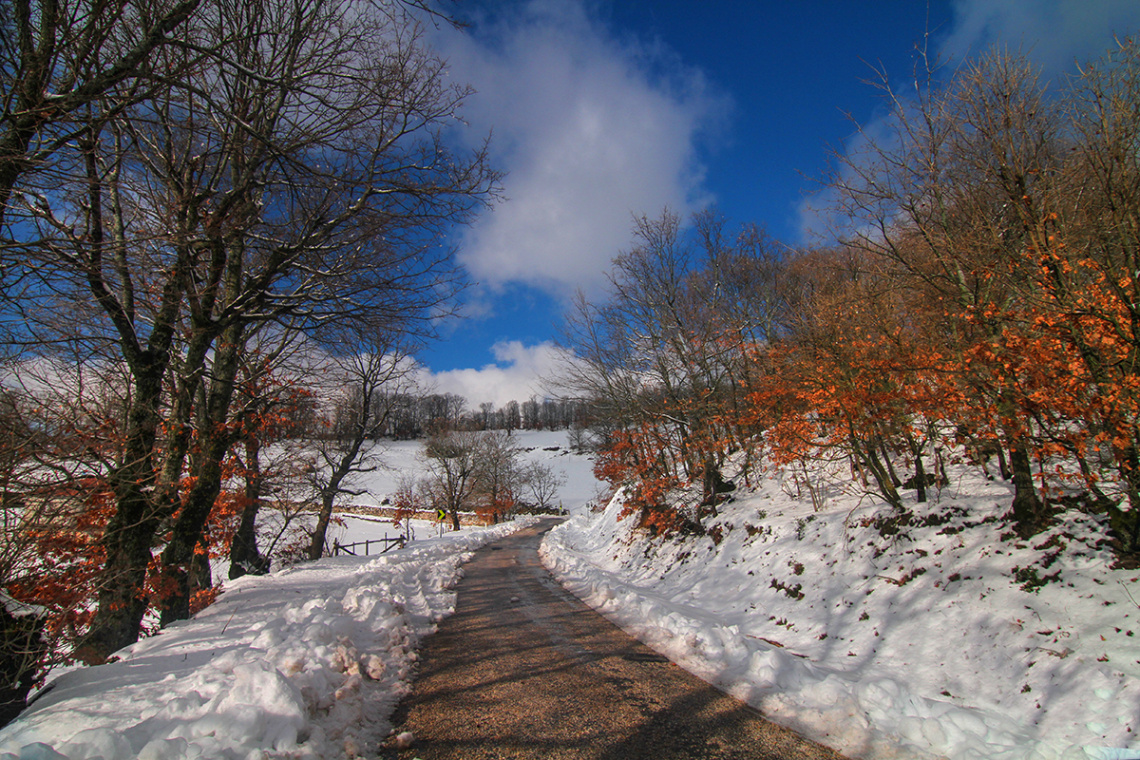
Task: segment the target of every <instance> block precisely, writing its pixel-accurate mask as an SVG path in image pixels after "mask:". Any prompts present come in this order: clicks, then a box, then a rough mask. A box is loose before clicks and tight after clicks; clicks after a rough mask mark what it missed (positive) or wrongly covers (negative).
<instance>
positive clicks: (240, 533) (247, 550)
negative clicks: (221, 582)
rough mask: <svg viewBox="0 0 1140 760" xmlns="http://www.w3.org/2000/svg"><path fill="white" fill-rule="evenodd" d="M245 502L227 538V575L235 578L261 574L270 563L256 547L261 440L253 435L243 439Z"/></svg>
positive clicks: (266, 570) (232, 578) (259, 506)
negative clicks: (234, 528) (230, 535)
mask: <svg viewBox="0 0 1140 760" xmlns="http://www.w3.org/2000/svg"><path fill="white" fill-rule="evenodd" d="M245 468H246V476H245V506H244V507H243V508H242V510H241V522H240V523H238V528H237V531H236V532H235V533H234V537H233V539H232V540H231V542H230V571H229V578H230V580H231V581H232V580H234V579H236V578H240V577H242V576H243V575H246V574H247V573H248V574H253V575H262V574H264V573H266V572H268V570H269V563H268V561H267V559H266V558H264V557H262V556H261V552H260V551H258V549H257V513H258V512H259V511H260V509H261V487H262V483H261V441H259V440H258V439H257V437H256V436H253V437H249V438H247V439H246V442H245Z"/></svg>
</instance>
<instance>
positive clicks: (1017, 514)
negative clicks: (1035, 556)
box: [1009, 441, 1049, 538]
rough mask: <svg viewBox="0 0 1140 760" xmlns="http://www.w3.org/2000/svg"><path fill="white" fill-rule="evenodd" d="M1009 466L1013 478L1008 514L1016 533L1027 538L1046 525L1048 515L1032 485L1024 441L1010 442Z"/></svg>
mask: <svg viewBox="0 0 1140 760" xmlns="http://www.w3.org/2000/svg"><path fill="white" fill-rule="evenodd" d="M1009 467H1010V473H1011V476H1012V479H1013V505H1012V506H1011V508H1010V512H1009V514H1010V516H1011V517H1012V518H1013V523H1014V530H1016V531H1017V534H1018V535H1019V536H1021V537H1022V538H1029V537H1030V536H1032V535H1035V534H1037V533H1040V532H1041V531H1042V530H1043V529H1044V528H1045V527H1047V526H1048V524H1049V515H1048V510H1047V509H1046V508H1045V505H1044V504H1042V502H1041V499H1040V498H1038V496H1037V488H1036V487H1035V486H1034V485H1033V470H1032V468H1031V465H1030V461H1029V451H1028V449H1026V447H1025V444H1024V442H1022V441H1014V442H1013V443H1011V444H1010V448H1009Z"/></svg>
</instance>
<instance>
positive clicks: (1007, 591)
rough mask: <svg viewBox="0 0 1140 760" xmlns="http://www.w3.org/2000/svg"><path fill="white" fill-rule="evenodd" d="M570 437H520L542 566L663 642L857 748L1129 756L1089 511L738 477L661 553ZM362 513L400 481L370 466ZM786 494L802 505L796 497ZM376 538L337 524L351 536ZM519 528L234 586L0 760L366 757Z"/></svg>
mask: <svg viewBox="0 0 1140 760" xmlns="http://www.w3.org/2000/svg"><path fill="white" fill-rule="evenodd" d="M562 436H563V434H553V433H523V434H518V438H519V444H520V445H521V446H523V447H524V448H526V449H528V456H529V457H531V458H533V459H536V460H541V461H547V462H550V463H552V464H554V465H555V466H557V467H558V468H559V472H560V473H562V474H564V475H565V476H566V479H567V482H566V484H565V486H564V487H563V495H564V497H565V498H564V499H563V503H564V505H565V506H566V507H567V508H568V509H569V510H570V512H571V517H570V519H569V520H568V521H567V522H566V523H565V524H563V525H562V526H559V527H558V528H556V529H555V530H554V531H552V533H551V534H550V535H549V536H548V538H547V540H546V541H545V543H544V547H543V557H544V561H545V562H546V563H547V565H548V567H550V568H551V570H552V571H553V572H554V574H555V575H556V577H558V578H559V579H560V580H561V581H562V582H563V583H564V584H565V585H566V586H567V587H568V588H569V589H571V590H572V591H573V592H575V593H576V594H578V595H579V596H581V597H582V598H583V599H585V600H586V601H587V602H589V603H590V604H591V605H593V606H594V607H596V608H597V609H599V610H600V611H602V612H603V613H604V614H606V615H607V616H609V617H610V618H611V619H612V620H614V621H615V622H617V623H618V624H620V625H621V626H623V627H624V628H626V629H627V630H629V631H631V632H632V633H634V634H636V635H637V636H638V637H639V638H641V639H642V640H644V641H645V642H647V643H648V644H649V645H651V646H652V647H654V648H655V649H657V650H658V651H660V652H662V653H664V654H666V655H667V656H669V657H670V658H671V659H673V660H674V661H676V662H678V663H679V664H681V665H682V666H683V667H685V668H687V669H689V670H691V671H693V672H694V673H696V674H698V675H700V676H701V677H703V678H705V679H706V680H709V681H711V682H713V683H715V684H717V685H719V686H721V687H722V688H725V689H726V690H728V691H729V692H731V693H733V694H735V695H737V696H739V697H740V698H742V699H745V700H746V701H748V702H750V703H751V704H753V705H755V706H756V707H758V708H759V709H760V710H762V711H763V712H764V713H765V714H766V715H768V716H769V717H771V718H773V719H774V720H776V721H778V722H781V723H784V724H787V725H789V726H792V727H794V728H796V729H797V730H799V731H801V732H803V733H804V734H806V735H807V736H809V737H811V738H813V739H816V740H819V741H822V742H824V743H826V744H828V745H830V746H833V747H836V748H837V749H840V750H841V751H843V752H844V753H846V754H848V755H849V756H850V757H852V758H867V759H868V760H872V759H882V760H885V759H887V758H892V759H893V758H938V757H945V758H950V759H951V760H974V759H978V760H980V759H981V758H1000V759H1002V760H1124V759H1127V758H1138V757H1140V740H1138V739H1137V738H1136V732H1137V731H1138V730H1140V606H1138V605H1137V601H1138V600H1140V570H1129V569H1124V568H1119V567H1115V564H1116V559H1115V557H1114V555H1113V553H1112V552H1111V551H1110V548H1109V547H1108V545H1107V544H1106V542H1105V536H1106V529H1105V526H1104V525H1103V524H1102V523H1101V521H1100V520H1099V519H1098V518H1096V517H1094V516H1090V515H1088V514H1085V513H1082V512H1076V511H1073V512H1068V513H1065V514H1063V515H1061V516H1060V517H1059V519H1058V520H1057V523H1056V525H1055V526H1054V527H1052V528H1050V529H1049V530H1047V531H1045V532H1044V533H1041V534H1039V535H1037V536H1034V537H1033V538H1032V539H1031V540H1028V541H1021V540H1018V539H1017V538H1016V537H1014V536H1011V535H1010V532H1009V529H1008V525H1007V523H1006V521H1005V520H1004V518H1003V515H1004V513H1005V511H1006V510H1007V509H1008V504H1009V499H1010V487H1009V486H1008V485H1007V484H1005V483H1002V482H1000V481H991V480H987V479H986V478H985V477H984V476H983V475H982V474H981V473H980V471H977V470H975V469H966V468H963V469H960V470H958V471H956V472H954V473H953V474H954V479H953V482H951V483H949V484H947V485H946V486H945V487H944V488H942V489H941V490H937V489H932V490H931V493H930V501H929V502H928V503H926V504H917V503H914V502H913V500H912V497H908V501H907V507H908V510H909V515H910V517H908V518H906V519H903V520H898V519H894V520H892V519H890V518H891V515H892V512H891V511H890V509H889V508H888V507H886V506H884V505H882V504H881V503H878V502H875V501H874V500H872V499H871V498H869V497H866V496H859V495H858V494H854V493H849V492H845V491H844V489H843V488H841V487H840V485H838V483H839V482H840V481H836V482H828V481H827V480H826V479H825V478H823V477H822V476H821V477H820V478H819V479H817V481H816V482H815V484H814V487H815V488H816V493H817V499H816V504H818V506H819V509H818V510H817V509H816V508H815V507H814V506H813V502H812V500H811V499H810V498H808V496H807V495H806V494H805V493H804V492H803V490H802V481H799V485H797V481H796V480H794V479H792V478H784V477H783V476H781V475H780V473H779V472H778V471H772V472H770V473H769V474H768V475H767V476H766V477H765V478H764V479H762V480H758V481H754V489H752V490H749V489H747V488H745V487H743V486H742V487H740V488H739V489H738V490H737V491H736V492H735V493H734V494H733V495H732V497H731V499H730V500H729V501H726V502H725V503H723V504H721V505H720V507H719V515H718V516H717V517H716V518H714V519H712V520H711V521H709V522H708V523H707V524H706V525H707V527H706V531H705V534H704V535H677V536H674V537H672V538H660V537H657V538H655V537H653V536H651V535H650V534H649V533H648V532H647V531H644V530H641V529H638V528H637V519H636V517H635V516H633V515H630V516H627V517H625V518H622V517H621V514H622V512H623V500H622V495H621V494H620V493H619V494H618V495H617V497H616V498H614V499H612V500H608V501H607V500H605V499H600V500H599V499H591V495H592V494H596V493H598V491H599V487H600V485H599V484H598V483H597V482H596V481H595V480H594V479H593V477H592V475H591V474H590V467H591V462H590V459H589V458H588V457H586V456H583V455H581V454H573V453H571V452H570V451H569V450H568V449H567V448H566V445H565V441H564V439H563V438H562ZM387 459H388V463H389V466H390V469H388V470H380V471H377V473H376V474H375V475H374V476H373V478H372V480H371V481H370V482H369V483H368V486H369V494H368V496H366V497H361V501H362V502H368V501H373V500H374V501H375V502H377V503H378V501H379V500H381V499H382V498H383V496H384V495H385V493H386V491H385V489H386V488H390V487H392V486H393V484H394V483H395V482H396V481H395V479H396V475H397V474H399V473H402V472H407V471H408V470H409V468H413V467H415V466H417V465H416V462H417V459H416V456H415V450H414V445H412V444H401V445H399V446H396V447H394V448H393V450H392V451H391V452H389V454H388V455H387ZM797 491H798V492H797ZM390 529H391V526H390V525H385V524H383V523H375V522H372V521H368V520H365V519H362V518H359V517H352V516H345V518H344V521H343V525H341V526H340V527H338V535H339V536H340V538H341V540H342V542H349V541H352V540H362V539H364V538H374V537H378V536H380V535H384V534H385V533H386V532H390ZM512 529H513V526H502V527H495V528H491V529H476V530H474V531H467V530H465V531H464V532H462V533H458V534H455V533H450V532H443V535H442V537H440V533H441V531H440V529H439V528H438V526H435V525H433V524H428V523H418V524H416V525H415V529H414V531H413V533H414V540H413V541H412V542H410V543H409V544H408V546H407V547H406V548H404V549H402V550H399V551H392V552H389V553H387V554H385V555H383V556H381V557H372V558H366V557H361V558H352V557H340V558H326V559H323V560H320V561H319V562H316V563H306V564H302V565H297V566H295V567H293V568H290V569H283V570H280V571H277V572H274V573H272V574H271V575H269V576H266V577H262V578H252V577H247V578H242V579H239V580H238V581H235V582H230V583H227V584H226V586H225V590H224V592H223V593H222V594H221V596H220V597H219V599H218V601H217V602H216V603H215V604H214V605H213V606H211V607H209V608H207V609H206V610H204V611H203V612H201V613H199V615H197V616H196V617H195V618H194V619H193V620H191V621H187V622H185V623H181V624H178V625H175V626H172V627H170V628H169V629H167V630H166V631H164V632H163V633H161V634H160V635H158V636H155V637H152V638H149V639H145V640H143V641H141V642H139V643H138V644H136V645H135V646H133V647H131V648H129V649H127V650H124V651H123V652H121V653H120V654H119V657H118V661H117V662H114V663H112V664H109V665H104V666H99V667H95V668H83V669H77V670H73V671H71V672H68V673H64V674H62V675H61V676H59V677H58V678H57V679H56V681H55V684H54V685H53V686H52V687H51V688H50V689H49V690H47V691H46V692H45V693H44V695H43V696H42V697H41V698H40V699H39V700H37V701H36V702H35V703H34V704H33V706H32V707H31V708H30V709H29V710H28V711H27V712H26V713H25V715H24V716H22V717H21V718H20V719H19V720H17V721H16V722H15V723H13V724H12V725H10V726H9V727H8V728H6V729H5V730H3V731H2V732H0V758H3V759H4V760H14V758H22V759H26V758H49V759H50V760H61V758H66V759H67V760H84V759H87V760H93V758H96V757H102V758H104V760H117V759H118V758H122V759H123V760H126V759H127V758H134V757H145V758H150V759H151V760H164V759H167V758H169V759H171V760H173V759H174V758H190V757H203V758H206V757H209V758H227V759H228V758H235V759H236V758H247V757H261V758H320V759H322V760H323V759H325V758H339V757H345V756H349V757H351V756H356V755H359V756H365V757H367V756H369V753H370V752H372V751H373V750H374V749H375V747H376V746H377V744H378V743H379V742H381V741H383V740H384V739H385V737H386V733H387V731H388V730H389V728H390V723H389V722H388V721H389V718H390V715H391V712H392V710H394V709H395V706H396V704H397V702H398V700H399V699H400V697H401V696H403V695H404V694H405V693H406V691H407V689H408V684H409V679H410V678H411V677H412V675H413V673H414V662H415V659H416V655H415V647H416V646H417V644H418V642H419V641H420V640H421V638H422V636H424V635H428V634H429V633H430V631H431V630H433V629H434V626H435V624H436V622H437V621H438V620H440V619H441V618H442V617H443V616H445V615H447V614H449V612H450V611H451V610H452V609H453V605H454V595H453V592H452V591H451V589H452V588H453V584H454V583H455V582H456V581H457V580H458V579H459V578H460V577H461V574H462V569H461V566H460V565H461V562H462V561H463V560H464V559H465V558H466V557H467V556H469V552H470V551H472V550H473V549H475V548H477V547H478V546H481V545H484V544H485V543H486V542H488V541H492V540H494V539H495V538H496V537H497V536H499V535H503V533H504V531H509V530H512Z"/></svg>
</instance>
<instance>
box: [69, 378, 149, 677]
mask: <svg viewBox="0 0 1140 760" xmlns="http://www.w3.org/2000/svg"><path fill="white" fill-rule="evenodd" d="M164 368H165V364H164V363H162V362H151V363H149V364H148V365H147V366H145V367H139V369H138V370H137V371H136V381H135V394H134V399H133V403H132V405H131V409H130V412H129V413H128V423H127V437H126V444H125V446H124V453H123V461H122V464H120V465H119V466H118V467H117V468H116V469H115V470H114V471H113V472H112V473H111V474H110V476H109V480H110V483H111V488H112V491H113V492H114V496H115V501H116V509H115V513H114V515H113V516H112V517H111V519H110V520H109V521H108V523H107V526H106V528H105V529H104V531H103V536H102V538H101V539H100V542H101V543H102V546H103V551H104V552H105V554H106V560H105V562H104V565H103V569H102V571H101V572H100V578H99V593H98V606H97V607H96V609H95V614H94V615H93V616H92V619H91V626H90V628H89V629H88V631H87V634H86V635H85V636H84V638H83V640H82V641H81V642H80V644H79V646H77V647H76V652H75V655H76V657H78V658H79V659H81V660H83V661H84V662H87V663H88V664H98V663H101V662H104V661H105V660H106V659H107V657H109V656H110V655H111V654H112V653H113V652H115V651H117V650H119V649H122V648H123V647H125V646H129V645H131V644H133V643H135V642H136V641H138V637H139V630H140V627H141V625H142V618H143V614H144V613H145V612H146V607H147V600H146V596H145V594H144V590H143V587H144V583H145V582H146V573H147V567H148V566H149V564H150V560H151V547H152V545H153V543H154V537H155V533H156V532H157V530H158V526H159V522H160V514H159V510H158V509H157V508H156V505H155V504H154V503H152V501H151V498H150V494H151V493H152V490H151V488H150V485H151V484H152V483H153V481H154V470H153V467H152V461H153V451H154V442H155V433H156V431H157V429H158V419H159V415H158V408H159V399H160V397H161V391H162V375H163V370H164Z"/></svg>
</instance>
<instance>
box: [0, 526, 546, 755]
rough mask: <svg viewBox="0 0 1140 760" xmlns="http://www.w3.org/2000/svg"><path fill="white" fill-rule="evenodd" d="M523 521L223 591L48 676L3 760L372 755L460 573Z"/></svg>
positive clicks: (4, 743) (324, 563) (6, 744)
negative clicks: (195, 610)
mask: <svg viewBox="0 0 1140 760" xmlns="http://www.w3.org/2000/svg"><path fill="white" fill-rule="evenodd" d="M531 523H533V519H528V520H520V521H516V522H514V523H507V524H503V525H497V526H493V527H490V528H477V529H468V530H464V531H462V532H460V533H451V534H447V535H444V536H443V537H441V538H435V539H429V540H425V541H417V542H414V543H412V544H409V545H408V547H407V548H405V549H403V550H401V551H395V552H389V553H387V554H384V555H381V556H378V557H372V558H367V557H365V558H359V559H357V558H330V559H324V560H321V561H319V562H315V563H309V564H304V565H298V566H295V567H293V568H289V569H286V570H283V571H280V572H277V573H274V574H272V575H269V576H265V577H260V578H257V577H249V576H247V577H244V578H241V579H239V580H237V581H234V582H232V583H229V584H227V586H226V590H225V593H223V594H222V595H221V596H220V597H219V598H218V600H217V602H216V603H215V604H213V605H212V606H210V607H208V608H207V609H205V610H203V611H202V612H201V613H199V614H198V615H197V616H195V618H194V619H193V620H189V621H185V622H182V623H179V624H176V625H173V626H170V627H168V628H167V629H166V630H164V631H163V632H162V633H161V634H160V635H158V636H155V637H153V638H149V639H145V640H143V641H140V642H138V643H137V644H135V645H134V646H131V647H128V648H127V649H124V650H122V651H121V652H119V653H118V660H117V661H116V662H113V663H110V664H107V665H102V666H99V667H97V668H84V669H80V670H74V671H71V672H69V673H65V674H63V675H62V676H60V677H59V678H57V679H56V680H55V681H53V683H52V684H51V686H50V688H49V689H48V690H47V691H46V692H44V693H43V695H42V696H41V697H40V698H39V699H38V700H36V702H35V703H34V704H33V705H32V707H30V708H29V709H28V710H26V711H25V712H24V714H23V715H21V716H20V717H19V719H18V720H16V721H15V722H13V723H12V724H11V725H9V726H7V727H6V728H5V729H4V730H3V731H0V760H16V759H17V758H19V760H96V758H101V759H102V760H133V758H139V759H140V760H191V759H193V758H202V759H203V760H253V759H255V758H256V759H257V760H270V759H271V758H291V759H293V758H296V759H297V760H323V759H324V758H343V757H349V758H353V757H361V756H366V755H367V756H374V755H375V752H376V748H377V745H378V744H379V743H380V742H381V741H383V739H384V738H385V737H386V736H387V734H388V733H389V732H390V730H391V724H390V722H389V717H390V715H391V714H392V711H393V710H394V709H395V706H396V703H397V702H398V701H399V700H400V699H401V698H402V697H403V696H405V695H406V694H407V693H408V689H409V686H408V681H409V677H410V674H411V669H412V667H413V664H414V663H415V660H416V654H415V648H416V645H417V644H418V642H419V640H420V639H421V638H422V637H423V636H425V635H427V634H428V633H431V632H432V631H434V630H435V627H436V624H437V623H438V622H439V621H440V620H441V619H442V618H443V617H444V616H446V615H448V614H450V613H451V612H453V611H454V607H455V592H454V591H452V590H451V589H452V587H453V586H454V585H455V583H456V582H457V581H458V580H459V578H460V577H461V576H462V568H461V564H462V563H463V562H464V561H466V560H467V559H468V558H469V557H470V555H471V553H472V552H473V551H474V550H475V549H477V548H479V547H480V546H482V545H483V544H486V543H488V542H490V541H494V540H495V539H497V538H500V537H502V536H504V535H507V534H508V533H511V532H513V531H515V530H518V529H520V528H521V527H525V526H526V525H529V524H531Z"/></svg>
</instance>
